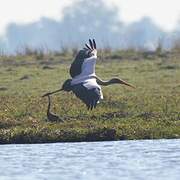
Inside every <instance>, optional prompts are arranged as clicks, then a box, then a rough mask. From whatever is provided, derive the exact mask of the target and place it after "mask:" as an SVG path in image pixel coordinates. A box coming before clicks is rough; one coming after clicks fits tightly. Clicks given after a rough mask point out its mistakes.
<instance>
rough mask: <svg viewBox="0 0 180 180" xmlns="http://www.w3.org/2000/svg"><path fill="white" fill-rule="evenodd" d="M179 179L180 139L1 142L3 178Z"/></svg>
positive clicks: (27, 179)
mask: <svg viewBox="0 0 180 180" xmlns="http://www.w3.org/2000/svg"><path fill="white" fill-rule="evenodd" d="M32 179H33V180H36V179H37V180H41V179H42V180H56V179H57V180H71V179H73V180H76V179H77V180H80V179H81V180H96V179H98V180H116V179H117V180H127V179H133V180H134V179H137V180H144V179H146V180H148V179H149V180H153V179H154V180H159V179H162V180H166V179H167V180H176V179H177V180H179V179H180V140H146V141H144V140H142V141H112V142H92V143H90V142H88V143H57V144H26V145H2V146H0V180H32Z"/></svg>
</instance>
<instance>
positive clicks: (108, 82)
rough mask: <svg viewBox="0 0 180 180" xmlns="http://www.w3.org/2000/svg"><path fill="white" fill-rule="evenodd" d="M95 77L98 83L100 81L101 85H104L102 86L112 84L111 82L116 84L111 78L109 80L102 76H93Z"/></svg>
mask: <svg viewBox="0 0 180 180" xmlns="http://www.w3.org/2000/svg"><path fill="white" fill-rule="evenodd" d="M93 77H94V78H95V79H96V81H97V83H98V84H99V85H102V86H108V85H111V84H115V83H114V82H112V81H111V80H109V81H103V80H102V79H101V78H99V77H97V76H93Z"/></svg>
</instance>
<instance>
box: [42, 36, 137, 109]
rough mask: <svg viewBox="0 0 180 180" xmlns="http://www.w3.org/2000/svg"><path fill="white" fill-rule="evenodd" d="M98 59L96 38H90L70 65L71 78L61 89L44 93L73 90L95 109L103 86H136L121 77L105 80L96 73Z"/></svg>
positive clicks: (87, 104) (101, 96)
mask: <svg viewBox="0 0 180 180" xmlns="http://www.w3.org/2000/svg"><path fill="white" fill-rule="evenodd" d="M96 60H97V49H96V42H95V40H94V39H93V40H91V39H89V44H85V47H84V48H83V49H82V50H80V51H79V52H78V54H77V55H76V57H75V60H74V61H73V63H72V64H71V67H70V75H71V79H67V80H66V81H65V82H64V84H63V85H62V88H61V89H58V90H56V91H53V92H49V93H46V94H44V95H43V97H44V96H49V95H52V94H54V93H57V92H60V91H66V92H70V91H72V92H73V93H74V94H75V95H76V97H78V98H79V99H80V100H81V101H82V102H83V103H85V104H86V106H87V109H88V110H89V109H91V110H92V109H93V108H95V107H96V105H97V104H98V103H99V102H100V100H102V99H103V93H102V90H101V86H100V85H102V86H108V85H111V84H124V85H126V86H129V87H132V88H134V86H132V85H131V84H129V83H127V82H125V81H123V80H122V79H119V78H112V79H110V80H109V81H103V80H101V79H100V78H99V77H97V76H96V74H95V65H96Z"/></svg>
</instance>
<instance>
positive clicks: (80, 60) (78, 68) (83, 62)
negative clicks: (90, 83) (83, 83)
mask: <svg viewBox="0 0 180 180" xmlns="http://www.w3.org/2000/svg"><path fill="white" fill-rule="evenodd" d="M96 55H97V50H96V42H95V40H94V39H93V40H91V39H89V45H88V44H85V48H84V49H83V50H80V51H79V52H78V54H77V55H76V58H75V60H74V61H73V63H72V64H71V67H70V75H71V77H72V78H74V77H75V76H78V75H80V74H81V73H82V72H83V71H86V74H87V70H88V69H89V71H94V69H93V68H95V62H91V63H89V62H90V60H91V59H92V57H94V58H95V59H96V58H97V56H96ZM89 65H91V67H90V66H89ZM88 67H89V68H88Z"/></svg>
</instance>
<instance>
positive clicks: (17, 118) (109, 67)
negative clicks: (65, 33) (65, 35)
mask: <svg viewBox="0 0 180 180" xmlns="http://www.w3.org/2000/svg"><path fill="white" fill-rule="evenodd" d="M76 53H77V49H76V48H74V49H71V50H69V49H68V48H66V47H64V48H63V49H62V52H53V53H52V52H48V53H46V54H45V53H44V52H43V49H35V50H34V49H31V48H28V47H26V48H24V52H21V53H17V54H16V55H14V56H7V55H4V54H2V55H1V57H0V102H1V103H0V143H43V142H74V141H101V140H125V139H156V138H180V51H179V46H176V47H175V48H173V49H172V50H171V51H170V52H168V51H163V50H162V49H161V46H159V47H158V48H157V50H156V51H155V52H148V51H143V50H142V51H135V50H134V49H128V50H121V51H120V50H116V51H112V50H111V49H109V48H105V49H103V50H100V51H99V54H98V55H99V59H98V61H97V66H96V73H97V75H98V76H100V77H101V78H102V79H109V78H111V77H120V78H122V79H124V80H127V81H128V82H129V83H132V84H133V85H135V86H136V89H135V90H133V89H130V88H128V87H124V86H119V85H114V86H109V87H103V92H104V100H103V101H102V102H101V103H100V104H98V106H97V108H96V109H95V110H93V111H87V109H86V107H85V106H84V104H83V103H81V102H80V100H78V99H77V98H76V97H75V96H74V95H73V94H72V93H66V92H62V93H60V94H57V95H54V96H53V97H52V101H53V103H52V112H55V113H56V114H58V115H59V116H60V117H62V118H63V119H64V123H61V122H49V121H48V120H47V118H46V110H47V99H46V98H42V97H41V95H42V94H44V93H46V92H49V91H52V90H55V89H57V88H59V87H60V86H61V85H62V83H63V82H64V80H66V79H67V78H69V66H70V64H71V62H72V60H73V57H74V55H75V54H76Z"/></svg>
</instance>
